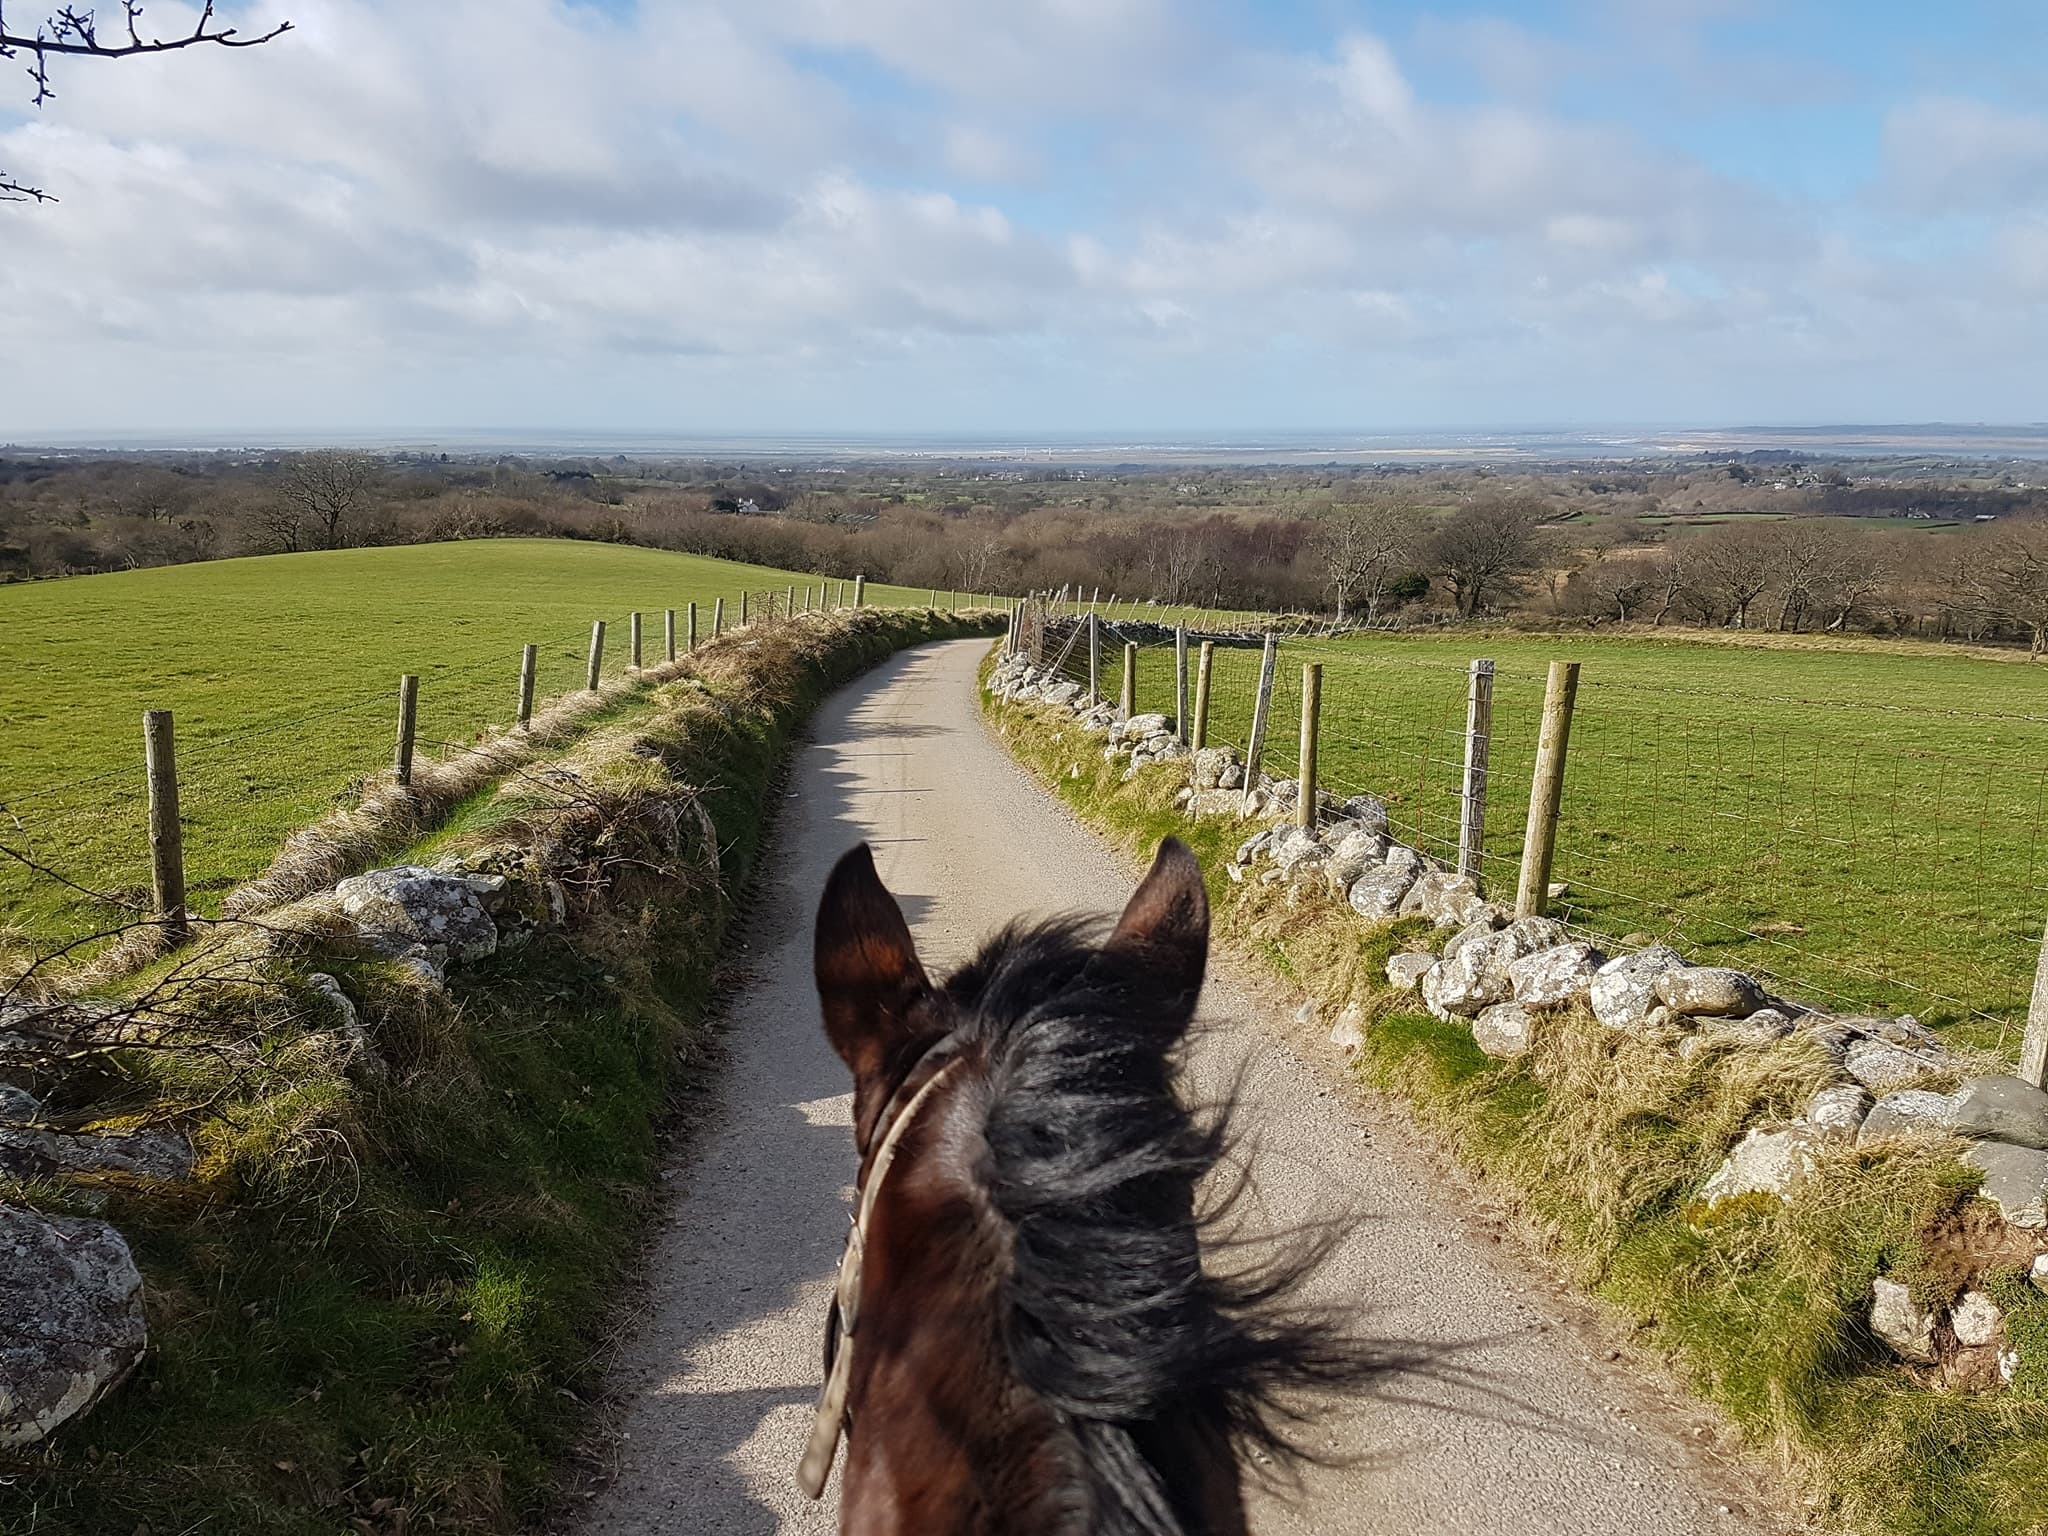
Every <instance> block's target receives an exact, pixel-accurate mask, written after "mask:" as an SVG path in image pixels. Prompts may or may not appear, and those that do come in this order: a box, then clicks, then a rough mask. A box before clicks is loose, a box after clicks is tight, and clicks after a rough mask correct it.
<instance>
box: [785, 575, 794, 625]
mask: <svg viewBox="0 0 2048 1536" xmlns="http://www.w3.org/2000/svg"><path fill="white" fill-rule="evenodd" d="M782 597H783V602H782V616H783V617H784V618H785V619H793V618H795V617H796V583H795V582H793V581H792V582H791V583H790V584H789V590H788V591H787V592H785V593H783V595H782Z"/></svg>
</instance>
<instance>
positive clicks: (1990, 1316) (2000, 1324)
mask: <svg viewBox="0 0 2048 1536" xmlns="http://www.w3.org/2000/svg"><path fill="white" fill-rule="evenodd" d="M1948 1325H1949V1327H1950V1328H1951V1329H1952V1330H1953V1331H1954V1333H1955V1336H1956V1342H1957V1343H1958V1344H1960V1345H1962V1346H1963V1348H1965V1349H1983V1348H1985V1347H1986V1346H1987V1345H1991V1344H1996V1343H1998V1342H1999V1341H2000V1340H2001V1339H2003V1338H2004V1337H2005V1313H2004V1312H2002V1311H2000V1310H1999V1306H1998V1303H1997V1302H1995V1301H1993V1300H1992V1299H1991V1298H1990V1297H1989V1296H1987V1295H1985V1294H1984V1292H1982V1291H1965V1292H1963V1294H1962V1296H1961V1298H1960V1299H1959V1300H1958V1301H1957V1302H1956V1304H1955V1305H1954V1306H1953V1307H1951V1308H1950V1309H1949V1314H1948Z"/></svg>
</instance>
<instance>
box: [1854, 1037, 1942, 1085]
mask: <svg viewBox="0 0 2048 1536" xmlns="http://www.w3.org/2000/svg"><path fill="white" fill-rule="evenodd" d="M1842 1065H1843V1066H1844V1067H1846V1068H1847V1069H1848V1072H1849V1075H1850V1076H1851V1077H1853V1078H1855V1079H1856V1081H1857V1082H1859V1083H1861V1084H1862V1085H1863V1086H1864V1087H1866V1088H1868V1089H1869V1090H1870V1091H1871V1092H1872V1093H1886V1092H1889V1091H1890V1090H1892V1089H1895V1088H1910V1087H1912V1086H1913V1085H1914V1084H1915V1083H1917V1082H1920V1081H1921V1080H1923V1079H1924V1078H1927V1077H1929V1076H1932V1075H1933V1074H1934V1073H1936V1072H1940V1071H1943V1070H1947V1069H1950V1068H1952V1067H1953V1065H1954V1063H1953V1062H1951V1061H1949V1060H1948V1059H1947V1058H1946V1057H1945V1056H1937V1055H1935V1054H1933V1053H1931V1052H1926V1051H1918V1050H1908V1049H1906V1048H1905V1047H1903V1046H1897V1045H1893V1044H1891V1043H1890V1042H1889V1041H1886V1040H1852V1041H1850V1042H1849V1046H1848V1049H1847V1050H1846V1051H1844V1053H1843V1055H1842Z"/></svg>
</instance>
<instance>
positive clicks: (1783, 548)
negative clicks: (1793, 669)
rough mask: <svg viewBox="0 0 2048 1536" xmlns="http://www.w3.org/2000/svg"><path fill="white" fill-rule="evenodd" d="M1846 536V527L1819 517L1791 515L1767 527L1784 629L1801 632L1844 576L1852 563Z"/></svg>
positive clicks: (1766, 535) (1779, 611) (1766, 541)
mask: <svg viewBox="0 0 2048 1536" xmlns="http://www.w3.org/2000/svg"><path fill="white" fill-rule="evenodd" d="M1845 537H1846V536H1845V535H1844V533H1843V531H1842V529H1840V528H1839V527H1837V526H1835V524H1834V523H1832V522H1831V521H1829V520H1828V519H1826V518H1819V517H1796V518H1788V519H1787V520H1786V521H1784V522H1782V523H1774V524H1772V525H1771V527H1770V528H1769V529H1768V530H1767V532H1766V534H1765V544H1766V547H1767V548H1768V549H1769V550H1770V551H1771V557H1772V563H1773V565H1774V567H1775V568H1776V572H1777V585H1778V628H1779V629H1780V630H1786V631H1790V632H1791V633H1792V634H1795V635H1796V634H1798V633H1799V631H1800V630H1801V629H1803V628H1804V627H1805V625H1806V621H1807V620H1808V619H1809V618H1811V617H1813V616H1814V615H1815V612H1816V610H1818V609H1819V608H1820V607H1821V606H1822V604H1823V602H1824V601H1825V596H1826V593H1827V592H1828V590H1829V589H1830V588H1831V587H1833V586H1834V585H1835V584H1836V583H1837V582H1838V581H1839V580H1840V579H1841V576H1842V572H1843V571H1844V569H1845V568H1846V567H1847V566H1848V564H1849V547H1848V545H1847V543H1846V542H1845Z"/></svg>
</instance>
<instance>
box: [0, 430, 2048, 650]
mask: <svg viewBox="0 0 2048 1536" xmlns="http://www.w3.org/2000/svg"><path fill="white" fill-rule="evenodd" d="M1734 470H1740V471H1741V472H1742V473H1741V474H1737V473H1732V472H1731V471H1734ZM1763 473H1764V474H1766V475H1777V476H1779V477H1780V478H1778V479H1775V480H1771V481H1768V482H1763V483H1760V476H1759V473H1758V472H1757V471H1756V470H1754V469H1752V468H1750V467H1749V466H1747V465H1725V466H1715V465H1702V466H1694V467H1693V468H1692V469H1691V470H1690V471H1685V472H1679V471H1671V470H1659V471H1658V472H1656V473H1635V472H1625V471H1614V470H1608V471H1604V472H1602V473H1601V474H1599V475H1597V476H1591V475H1584V474H1581V473H1579V472H1578V471H1575V470H1567V471H1553V472H1549V473H1531V474H1504V473H1496V472H1489V471H1486V470H1482V469H1472V470H1439V471H1431V472H1429V473H1414V472H1383V473H1354V474H1343V473H1334V472H1330V471H1327V470H1287V469H1275V470H1269V471H1253V470H1232V471H1190V470H1173V471H1139V470H1133V471H1129V472H1125V473H1121V474H1103V473H1091V474H1085V475H1084V474H1081V473H1079V472H1071V471H1067V472H1061V471H1054V472H1048V473H1043V474H1036V475H1021V474H1010V473H1005V474H995V473H984V474H974V473H968V472H963V471H942V470H918V471H906V470H904V469H902V468H900V467H897V466H879V467H878V466H868V467H853V468H833V467H817V466H813V467H808V468H775V469H768V470H763V469H761V468H760V467H758V466H754V467H749V466H745V465H736V464H728V465H719V464H704V463H687V462H678V463H674V464H666V465H646V464H627V463H625V462H623V461H616V460H603V461H598V460H577V461H565V462H561V463H555V464H534V463H529V462H525V461H518V460H502V461H481V460H468V461H465V460H448V459H445V458H443V457H440V456H433V457H427V456H412V457H402V458H384V457H376V456H371V455H366V454H360V453H348V452H319V453H306V454H298V455H271V456H231V455H191V456H170V455H166V456H156V457H151V458H120V457H116V456H84V457H76V458H64V457H39V458H17V459H12V460H6V459H0V580H8V579H23V578H36V577H47V576H59V575H67V574H78V573H85V572H92V571H104V570H114V569H124V568H129V567H134V566H142V565H161V564H169V563H176V562H181V561H191V560H206V559H213V558H218V557H223V556H232V555H247V554H283V553H295V552H300V551H307V550H328V549H341V548H347V547H350V546H358V545H371V544H403V543H417V542H431V541H437V540H445V539H470V538H505V537H518V536H535V537H555V538H571V539H595V540H605V541H610V542H616V543H628V544H642V545H647V546H650V547H654V548H661V549H674V550H682V551H688V552H692V553H699V554H707V555H717V556H721V557H724V558H729V559H735V560H746V561H753V562H757V563H760V564H765V565H773V566H779V567H784V568H789V569H795V570H806V571H814V572H819V573H845V572H851V571H856V570H859V571H865V572H866V573H867V574H868V575H869V576H871V577H873V578H875V579H877V580H883V581H891V582H897V583H901V584H903V585H907V586H912V587H935V588H940V589H945V590H959V591H983V592H987V591H1010V592H1015V591H1023V590H1034V589H1053V588H1059V587H1067V588H1070V589H1073V590H1076V591H1080V592H1083V593H1088V594H1093V593H1096V592H1098V591H1099V593H1100V594H1101V595H1102V596H1103V597H1105V598H1107V597H1109V596H1110V595H1111V594H1115V595H1116V596H1117V597H1119V598H1120V599H1123V600H1126V601H1128V600H1133V599H1135V600H1139V601H1145V600H1152V601H1157V602H1159V603H1170V604H1200V605H1205V606H1211V607H1219V608H1251V609H1265V610H1287V611H1294V612H1311V613H1316V614H1321V615H1326V616H1328V617H1330V618H1332V619H1337V620H1341V621H1343V622H1347V623H1356V624H1365V625H1383V624H1384V625H1402V626H1415V625H1443V624H1454V623H1471V622H1479V621H1496V622H1498V621H1506V622H1513V623H1519V624H1541V625H1587V626H1608V625H1620V624H1630V625H1634V624H1642V625H1649V626H1669V625H1705V626H1716V627H1728V628H1737V629H1772V630H1781V631H1785V632H1790V633H1799V632H1810V631H1821V632H1847V631H1856V632H1862V633H1876V634H1908V635H1921V636H1927V637H1931V638H1958V639H1968V640H1975V641H2006V642H2024V643H2026V644H2027V645H2028V646H2030V647H2031V648H2032V649H2033V650H2034V651H2035V652H2036V653H2037V654H2040V653H2042V652H2043V651H2044V650H2048V494H2044V493H2043V492H2040V491H2038V490H2034V489H2032V488H2029V487H2027V486H2024V485H2019V484H2005V483H1988V484H1987V483H1976V484H1972V483H1957V482H1956V481H1944V482H1940V483H1930V484H1926V485H1921V484H1917V483H1914V482H1911V481H1904V480H1901V481H1896V482H1880V481H1875V480H1870V481H1866V482H1865V483H1864V484H1863V485H1860V486H1858V485H1854V484H1846V483H1844V482H1845V481H1846V480H1847V477H1846V476H1845V475H1843V474H1842V473H1841V472H1840V471H1839V470H1834V469H1816V470H1803V469H1798V468H1795V469H1793V470H1786V469H1783V468H1779V467H1775V466H1774V467H1772V468H1769V469H1766V470H1765V471H1764V472H1763ZM1791 474H1798V475H1799V476H1800V480H1799V483H1798V484H1797V485H1796V486H1791V485H1788V484H1787V482H1786V480H1785V479H1784V478H1783V477H1784V476H1787V475H1791ZM1744 476H1747V478H1744ZM1852 493H1855V494H1861V495H1862V496H1863V497H1864V502H1860V503H1858V505H1859V506H1862V505H1865V503H1867V508H1866V512H1868V511H1876V512H1882V513H1884V514H1886V515H1884V516H1874V515H1866V513H1856V512H1846V511H1844V510H1843V507H1842V504H1841V501H1840V498H1842V497H1843V496H1845V495H1850V494H1852ZM1709 498H1711V500H1710V499H1709ZM1987 508H1993V509H1996V510H1985V509H1987ZM1934 509H1940V512H1941V515H1942V517H1943V519H1944V520H1945V522H1946V523H1948V524H1949V525H1950V526H1947V527H1945V528H1943V529H1942V530H1941V531H1928V528H1927V527H1924V526H1916V525H1915V524H1914V523H1913V522H1912V521H1910V520H1909V519H1910V518H1911V517H1912V515H1913V514H1914V513H1921V514H1923V515H1924V517H1926V518H1931V517H1932V516H1933V515H1934Z"/></svg>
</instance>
